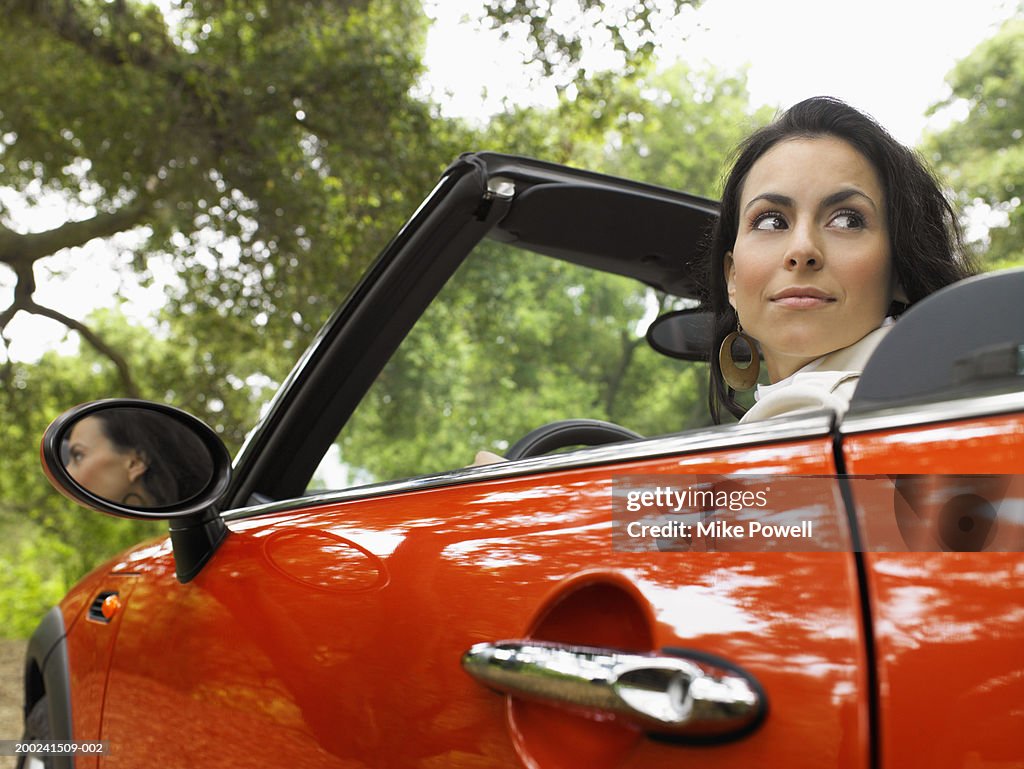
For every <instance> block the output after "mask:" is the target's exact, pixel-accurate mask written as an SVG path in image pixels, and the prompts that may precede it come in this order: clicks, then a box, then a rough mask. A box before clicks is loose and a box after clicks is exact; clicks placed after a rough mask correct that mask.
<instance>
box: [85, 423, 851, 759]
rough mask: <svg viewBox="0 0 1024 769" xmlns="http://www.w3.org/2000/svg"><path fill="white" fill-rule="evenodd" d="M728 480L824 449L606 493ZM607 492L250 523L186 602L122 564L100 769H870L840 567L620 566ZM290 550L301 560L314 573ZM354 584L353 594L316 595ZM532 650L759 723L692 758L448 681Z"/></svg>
mask: <svg viewBox="0 0 1024 769" xmlns="http://www.w3.org/2000/svg"><path fill="white" fill-rule="evenodd" d="M739 468H743V469H746V470H750V469H751V468H757V469H760V470H762V471H764V472H777V471H780V469H785V470H787V471H788V472H792V473H798V474H830V473H832V472H833V471H834V468H833V467H832V454H831V445H830V443H829V442H828V441H827V440H824V439H822V440H819V441H815V442H813V443H805V444H788V445H774V446H758V447H755V448H747V449H744V450H734V451H732V452H726V451H722V452H715V453H706V454H700V455H696V454H695V455H689V456H684V457H680V458H675V459H663V460H657V461H648V462H641V463H634V464H631V465H622V466H619V467H616V468H615V469H614V470H615V474H619V473H674V474H679V473H728V472H730V471H731V470H736V469H739ZM610 479H611V473H610V471H609V470H608V469H607V468H604V469H591V470H577V471H571V472H563V473H558V474H550V475H545V476H533V477H526V478H518V479H516V478H513V479H507V480H499V481H490V482H486V483H479V484H469V485H462V486H455V487H451V488H443V489H434V490H428V491H420V492H416V493H409V494H405V495H395V496H391V497H381V498H376V499H367V500H362V501H350V502H344V503H335V504H329V505H320V506H311V507H310V508H307V509H305V510H299V511H296V512H295V513H290V514H277V515H274V516H268V517H264V518H253V519H249V520H246V521H240V522H236V523H234V524H232V534H231V535H230V536H229V537H228V539H227V540H226V541H225V543H224V544H223V545H222V547H221V548H220V550H219V551H218V552H217V554H216V555H215V556H214V558H213V559H212V561H211V562H210V563H209V564H208V565H207V566H206V567H205V569H204V570H203V571H202V572H201V573H200V575H199V576H198V577H197V578H196V580H195V581H193V582H191V583H189V584H186V585H180V584H178V583H177V581H176V580H175V578H174V569H173V563H172V559H171V557H170V554H169V552H168V550H167V548H166V547H165V546H163V545H153V546H149V547H148V548H145V549H142V550H139V551H136V552H134V553H132V554H130V555H129V556H127V557H126V559H125V563H124V565H122V566H121V567H120V568H121V569H122V570H126V571H131V572H136V573H138V574H139V577H138V583H137V585H136V587H135V590H134V591H133V593H132V596H131V600H130V601H129V603H128V605H127V607H126V610H125V611H122V612H121V615H120V622H121V632H120V634H119V636H118V641H117V646H116V651H115V654H114V659H113V665H112V667H111V670H110V675H109V680H108V682H107V702H106V706H105V708H104V711H103V724H102V737H103V739H109V740H111V743H112V746H111V753H110V754H109V755H107V756H104V757H102V760H101V762H100V765H101V766H103V767H137V766H140V765H157V766H163V767H179V766H180V767H192V766H196V765H202V766H208V767H209V766H214V767H252V766H261V765H268V766H269V765H273V766H280V765H289V764H295V765H301V766H304V767H346V768H348V767H361V766H368V767H399V766H401V767H407V766H428V767H429V766H452V765H455V766H474V767H511V766H519V765H522V761H523V760H524V759H525V760H528V761H530V762H532V765H534V766H537V767H542V768H544V769H547V768H548V767H557V766H581V765H584V764H581V763H580V762H581V761H582V760H584V757H586V756H591V757H595V756H600V755H603V754H604V752H605V751H612V753H613V755H614V760H605V765H609V766H611V765H614V766H622V767H640V766H643V767H657V766H666V767H668V766H672V767H676V766H685V765H687V764H694V765H700V766H702V767H719V766H720V767H725V766H729V767H735V766H745V765H764V762H765V760H766V759H768V758H770V760H771V763H772V765H778V766H787V767H811V766H814V767H817V766H822V765H827V766H833V767H857V768H858V769H865V768H866V767H867V702H868V698H867V692H866V683H865V662H864V649H865V642H864V638H863V634H862V630H861V627H860V622H859V611H860V607H859V595H858V592H857V584H856V575H855V569H854V564H853V558H852V556H851V555H850V554H849V553H671V552H666V553H632V552H618V551H614V550H612V548H611V493H610V489H611V486H610ZM836 514H837V515H845V514H844V513H843V512H842V511H841V510H837V511H836ZM291 537H299V538H300V539H302V541H303V542H304V543H305V549H306V553H305V558H299V557H297V555H296V553H297V552H298V549H296V548H291V547H290V545H291V544H294V543H295V542H296V541H298V540H290V539H289V538H291ZM282 541H283V543H284V545H287V546H282V545H281V544H280V543H282ZM268 542H270V543H275V542H277V543H279V544H277V545H274V544H271V545H270V546H269V547H268V545H267V543H268ZM343 543H344V544H343ZM350 562H354V563H355V564H356V571H357V572H358V574H359V575H360V576H359V578H358V580H357V581H356V583H355V585H356V586H357V589H348V585H349V583H348V582H347V580H346V579H345V578H344V577H341V578H340V579H338V580H335V579H334V578H332V577H330V576H326V577H325V576H324V575H330V574H332V570H334V569H336V567H337V564H338V563H350ZM381 575H386V576H381ZM325 579H326V583H321V582H322V580H325ZM586 585H590V586H592V588H591V591H590V593H589V594H583V595H582V596H581V595H580V589H581V586H586ZM338 586H342V589H335V588H336V587H338ZM618 620H621V623H619V622H618ZM529 634H537V635H542V636H545V637H550V638H552V639H554V640H567V641H570V640H571V641H579V642H584V643H591V644H602V643H605V644H614V645H624V646H647V645H649V646H650V647H651V648H652V649H657V648H661V647H665V646H673V647H690V648H693V649H697V650H702V651H706V652H710V653H713V654H716V655H718V656H721V657H724V658H726V659H728V660H730V661H732V662H733V663H735V664H739V665H741V666H743V667H744V668H746V669H747V670H749V671H750V672H751V673H753V674H754V675H755V676H756V677H757V678H758V680H759V681H760V682H761V684H762V685H763V686H764V689H765V690H766V692H767V695H768V697H769V700H770V713H769V716H768V719H767V720H766V722H765V723H764V725H763V726H762V728H761V729H760V730H759V731H757V732H756V733H754V734H752V735H750V736H749V737H746V738H744V739H741V740H739V741H736V742H733V743H730V744H725V745H718V746H713V747H708V746H703V747H685V746H676V745H667V744H664V743H660V742H654V741H652V740H650V739H648V738H646V737H639V738H638V737H636V735H635V734H632V733H630V732H628V731H626V730H623V728H622V727H621V726H620V725H617V724H615V723H612V722H597V723H596V724H595V722H593V721H592V720H591V721H589V722H588V721H587V719H581V717H580V716H577V715H571V716H565V715H564V714H561V713H559V714H558V715H552V714H551V713H550V712H548V713H545V712H544V711H543V710H533V709H524V708H522V707H520V706H519V705H518V704H515V705H513V706H512V708H511V710H510V708H509V704H508V702H507V701H506V698H505V697H504V696H501V695H498V694H496V693H494V692H493V691H490V690H488V689H486V688H484V687H482V686H480V685H479V684H477V683H476V682H475V681H474V680H473V679H471V678H470V677H469V676H468V675H467V674H465V673H464V672H463V671H462V670H461V667H460V664H459V660H460V657H461V655H462V653H463V652H464V651H465V650H466V649H467V648H469V647H470V646H471V645H472V644H474V643H477V642H481V641H496V640H500V639H505V638H515V637H523V636H524V635H529ZM142 714H144V715H142ZM556 723H560V724H562V725H563V726H565V728H564V729H563V728H558V729H556V728H553V727H554V726H555V725H556ZM587 760H589V759H587ZM586 765H588V766H589V765H590V764H586ZM595 765H596V764H595Z"/></svg>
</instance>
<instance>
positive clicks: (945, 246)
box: [705, 96, 975, 423]
mask: <svg viewBox="0 0 1024 769" xmlns="http://www.w3.org/2000/svg"><path fill="white" fill-rule="evenodd" d="M823 136H831V137H835V138H838V139H842V140H843V141H845V142H847V143H848V144H850V145H851V146H852V147H853V148H854V149H855V150H857V151H858V152H859V153H860V154H861V155H863V156H864V157H865V158H866V159H867V160H868V162H870V163H871V165H872V166H873V167H874V169H875V172H876V173H877V174H878V177H879V179H880V180H881V183H882V189H883V191H884V193H885V208H886V220H887V223H888V228H889V246H890V253H891V254H892V260H893V270H894V271H895V274H896V277H897V279H898V281H899V284H900V285H901V286H902V287H903V289H904V291H905V292H906V295H907V299H908V300H909V304H913V303H914V302H917V301H918V300H920V299H922V298H924V297H925V296H927V295H928V294H930V293H932V292H933V291H935V290H937V289H939V288H942V287H943V286H947V285H949V284H950V283H955V282H956V281H958V280H960V279H962V278H965V277H967V276H969V275H971V274H973V273H974V271H975V270H974V268H973V265H972V264H971V261H970V259H969V257H968V256H967V254H966V253H965V251H964V247H963V235H962V233H961V230H960V225H959V222H958V221H957V216H956V212H955V211H954V210H953V208H952V206H951V205H950V204H949V202H948V201H947V200H946V198H945V196H944V195H943V193H942V189H941V187H940V185H939V182H938V181H937V180H936V178H935V177H934V176H933V175H932V173H931V171H930V170H929V169H928V167H927V166H926V165H925V163H924V161H923V160H921V158H920V157H918V155H917V154H916V153H914V151H913V150H911V149H909V148H907V147H905V146H903V145H902V144H900V143H899V142H898V141H896V139H894V138H893V137H892V136H891V135H890V134H889V133H888V131H886V130H885V129H884V128H882V126H880V125H879V124H878V123H876V122H875V121H874V120H873V119H872V118H871V117H869V116H867V115H865V114H864V113H862V112H859V111H857V110H856V109H854V108H853V107H851V106H850V105H848V104H846V103H845V102H843V101H840V100H839V99H834V98H831V97H827V96H816V97H814V98H811V99H806V100H804V101H802V102H800V103H799V104H795V105H794V106H792V107H790V108H789V109H788V110H786V111H785V112H783V113H782V114H781V115H780V116H778V117H777V118H776V119H775V120H774V121H773V122H772V123H770V124H769V125H767V126H765V127H763V128H760V129H758V130H757V131H755V132H754V133H753V134H751V135H750V136H749V137H747V139H746V140H745V141H744V142H743V143H742V144H740V146H739V147H738V148H737V150H736V155H735V156H736V161H735V163H734V164H733V167H732V170H731V171H730V172H729V175H728V177H727V178H726V180H725V186H724V188H723V190H722V203H721V210H720V213H719V217H718V220H717V222H716V223H715V227H714V230H713V232H712V235H711V244H710V249H709V252H710V253H709V255H708V256H709V258H708V259H707V260H706V261H705V265H706V268H707V270H708V274H707V276H706V281H705V286H706V290H707V292H708V294H707V296H706V297H705V302H706V303H707V304H708V305H709V306H710V308H711V310H712V312H713V314H714V333H713V337H712V348H711V386H710V388H709V392H708V403H709V406H710V408H711V416H712V418H713V419H714V420H715V422H716V423H717V422H720V421H721V419H720V417H721V413H720V408H721V406H722V405H724V406H725V407H726V408H727V409H728V410H729V411H730V412H732V413H733V414H734V415H736V416H737V417H739V416H742V415H743V413H744V409H743V407H742V406H740V405H739V404H738V403H737V402H736V400H735V392H734V391H733V390H732V389H731V388H729V386H728V385H727V384H726V383H725V380H724V379H723V378H722V371H721V366H720V365H719V363H718V349H719V347H720V346H721V344H722V341H723V340H724V339H725V337H726V336H727V335H728V334H729V333H730V332H732V331H735V330H736V312H735V310H733V308H732V306H731V305H730V304H729V300H728V296H727V293H726V282H725V269H724V265H725V254H726V252H728V251H730V250H732V248H733V245H734V243H735V242H736V235H737V232H738V228H739V205H740V196H741V194H742V191H743V184H744V182H745V181H746V178H747V174H748V173H749V172H750V169H751V168H752V167H753V165H754V163H756V162H757V160H758V159H759V158H760V157H761V156H762V155H764V154H765V153H766V152H767V151H768V150H770V149H771V148H772V147H774V146H775V145H776V144H779V143H780V142H783V141H786V140H788V139H799V138H815V137H823ZM894 304H895V303H894ZM906 306H908V305H903V306H899V307H894V308H893V310H892V311H893V312H894V313H895V314H899V313H900V312H902V311H903V310H905V309H906Z"/></svg>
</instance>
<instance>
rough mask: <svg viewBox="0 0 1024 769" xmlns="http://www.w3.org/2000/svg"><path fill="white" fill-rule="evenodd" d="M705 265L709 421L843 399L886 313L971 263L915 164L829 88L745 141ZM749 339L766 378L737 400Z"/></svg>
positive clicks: (946, 210) (750, 376) (934, 188)
mask: <svg viewBox="0 0 1024 769" xmlns="http://www.w3.org/2000/svg"><path fill="white" fill-rule="evenodd" d="M709 269H710V273H709V275H708V280H707V285H708V287H709V289H708V290H709V297H708V302H709V304H710V306H711V309H712V310H713V312H714V316H715V329H714V347H713V348H712V349H715V350H718V351H719V354H718V355H712V356H711V357H712V360H711V388H710V393H709V403H710V407H711V414H712V417H713V418H714V420H715V421H716V422H719V421H721V419H720V418H721V407H722V406H723V405H724V406H725V408H727V409H728V410H729V411H730V412H732V413H733V414H734V415H736V416H737V417H741V421H753V420H757V419H767V418H769V417H773V416H779V415H781V414H788V413H793V412H796V411H803V410H813V409H820V408H831V409H834V410H836V411H838V412H839V413H842V412H843V411H845V410H846V407H847V405H848V403H849V399H850V396H851V395H852V393H853V389H854V388H855V387H856V382H857V378H858V377H859V375H860V371H861V370H862V369H863V367H864V364H865V363H866V361H867V359H868V357H870V355H871V352H872V351H873V350H874V348H875V346H877V344H878V343H879V341H881V339H882V337H883V336H884V335H885V333H886V332H887V330H888V325H889V324H891V323H892V322H893V319H894V318H895V316H897V315H899V313H900V312H902V311H903V310H904V309H906V307H907V306H908V305H911V304H913V303H914V302H916V301H918V300H920V299H921V298H923V297H925V296H927V295H928V294H930V293H932V292H933V291H935V290H936V289H939V288H941V287H943V286H946V285H948V284H950V283H954V282H956V281H958V280H960V279H962V278H964V277H967V276H968V275H970V274H972V272H973V269H972V268H971V265H970V263H969V261H968V260H967V258H966V256H965V254H964V249H963V240H962V236H961V233H960V229H959V225H958V223H957V219H956V215H955V213H954V211H953V209H952V208H951V206H950V205H949V203H948V202H947V201H946V199H945V197H944V196H943V194H942V191H941V189H940V188H939V185H938V183H937V182H936V180H935V179H934V177H933V176H932V175H931V173H930V172H929V171H928V170H927V168H926V167H925V166H924V164H923V163H922V162H921V161H920V160H919V159H918V157H917V156H916V155H915V154H914V153H913V152H912V151H911V150H909V149H908V148H906V147H904V146H903V145H902V144H900V143H899V142H897V141H896V140H895V139H893V138H892V136H890V135H889V134H888V133H887V132H886V131H885V129H883V128H882V127H881V126H879V125H878V124H877V123H876V122H875V121H874V120H872V119H871V118H869V117H868V116H866V115H864V114H862V113H860V112H858V111H857V110H855V109H854V108H852V107H850V106H849V105H847V104H845V103H843V102H841V101H839V100H837V99H832V98H828V97H816V98H813V99H807V100H806V101H803V102H800V103H799V104H797V105H795V106H793V107H792V108H790V109H789V110H788V111H786V112H785V113H783V114H782V115H781V116H780V117H779V118H778V119H777V120H776V121H775V122H773V123H771V124H770V125H768V126H766V127H765V128H762V129H760V130H758V131H756V132H755V133H754V134H752V135H751V136H750V137H749V138H748V139H747V140H746V141H745V142H744V143H743V144H742V145H741V146H740V148H739V152H738V156H737V160H736V162H735V164H734V166H733V168H732V171H731V172H730V173H729V176H728V177H727V179H726V183H725V188H724V191H723V194H722V203H721V212H720V216H719V219H718V222H717V224H716V227H715V230H714V233H713V236H712V243H711V249H710V260H709ZM738 341H739V342H741V344H737V342H738ZM755 344H756V345H757V347H759V348H760V351H761V354H762V355H763V357H764V362H765V364H766V367H767V370H768V379H769V380H770V382H771V383H772V384H770V385H768V386H764V385H762V386H760V387H758V392H757V393H756V395H755V397H756V399H757V402H756V403H755V405H754V406H753V408H751V409H750V410H749V411H746V412H745V411H744V408H743V407H742V406H741V405H740V404H739V403H738V402H737V401H736V392H737V391H738V390H742V389H749V388H751V387H753V386H754V384H755V383H756V381H757V378H758V360H757V356H756V354H755V355H754V356H753V359H752V363H751V364H750V366H749V367H746V368H745V367H744V366H742V365H740V364H739V363H738V362H737V360H736V357H737V355H739V357H740V358H741V359H742V358H743V357H744V356H743V354H742V353H743V351H746V352H747V355H746V358H748V359H749V358H750V357H751V356H750V355H749V349H754V350H755V352H756V349H757V348H756V347H754V345H755ZM744 348H748V349H746V350H744Z"/></svg>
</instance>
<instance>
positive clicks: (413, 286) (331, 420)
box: [227, 159, 504, 508]
mask: <svg viewBox="0 0 1024 769" xmlns="http://www.w3.org/2000/svg"><path fill="white" fill-rule="evenodd" d="M443 186H445V187H446V188H447V189H446V190H445V191H444V196H443V201H435V202H434V204H433V205H432V206H427V207H425V208H424V209H423V210H422V211H421V212H420V213H418V214H417V215H416V216H415V217H414V218H413V220H412V221H411V222H410V224H409V225H407V226H406V228H404V229H403V230H402V232H401V233H400V237H399V238H396V240H395V241H393V242H392V244H391V245H389V246H388V247H387V248H386V249H385V251H384V252H383V253H382V255H381V256H380V257H379V258H378V260H377V262H376V263H375V264H374V266H373V267H372V268H371V270H370V271H369V272H368V273H367V276H366V278H364V280H363V281H362V282H361V283H360V284H359V286H358V287H357V289H356V291H354V292H353V294H352V295H351V296H350V298H349V299H348V300H347V301H346V302H345V304H344V305H343V306H342V308H341V309H340V310H339V312H338V313H337V314H336V315H335V316H334V317H333V318H332V319H331V320H330V321H328V324H327V326H325V328H324V331H323V332H322V333H321V335H320V337H319V338H318V339H317V341H316V342H314V346H313V347H312V348H311V349H310V351H309V352H308V353H307V354H306V355H305V356H304V357H303V359H302V360H300V362H299V364H298V365H297V366H296V369H295V370H294V371H293V374H292V375H291V376H290V378H289V381H288V382H287V383H286V384H285V385H283V386H282V388H281V390H280V391H279V395H278V397H277V399H275V402H274V404H273V405H272V407H271V409H270V412H269V413H268V415H267V417H266V418H265V419H264V421H263V422H262V423H261V425H260V427H259V428H258V430H257V432H256V433H255V434H254V437H253V439H252V440H250V442H249V444H248V445H247V446H246V447H245V449H243V452H242V454H241V455H240V456H239V459H238V462H237V463H236V470H237V472H236V479H237V481H236V483H235V484H234V485H233V488H232V489H231V490H230V492H229V495H228V497H227V499H228V504H227V506H228V507H229V508H230V507H239V506H242V505H245V504H247V501H248V499H249V498H250V496H251V495H253V494H264V495H266V496H269V497H271V498H273V499H285V498H289V497H297V496H299V495H301V494H302V493H303V492H304V491H305V487H306V483H307V482H308V480H309V478H310V477H311V476H312V474H313V470H314V469H315V468H316V466H317V464H319V461H320V458H321V457H322V456H323V454H324V452H325V451H326V450H327V448H328V447H329V446H330V444H331V443H332V442H333V441H334V439H335V438H336V437H337V434H338V431H339V430H340V429H341V427H342V425H343V424H344V423H345V422H346V421H347V420H348V418H349V416H350V415H351V413H352V412H353V411H354V409H355V407H356V405H357V404H358V403H359V401H360V400H361V399H362V397H363V395H364V394H365V393H366V391H367V390H368V389H369V387H370V385H371V384H372V383H373V382H374V380H375V379H376V377H377V375H378V374H379V373H380V370H381V369H383V367H384V365H385V364H386V363H387V361H388V360H389V359H390V357H391V355H392V354H393V353H394V351H395V349H397V347H398V345H399V344H400V343H401V341H402V339H404V338H405V335H406V334H407V333H408V331H409V329H411V328H412V326H413V325H414V324H415V322H416V320H418V319H419V317H420V315H421V314H422V312H423V310H424V309H425V308H426V307H427V305H429V304H430V302H431V301H432V300H433V299H434V297H435V296H436V294H437V292H439V291H440V290H441V288H442V286H443V285H444V284H445V283H446V282H447V280H448V278H449V277H451V275H452V274H453V273H454V272H455V270H456V269H457V268H458V266H459V265H460V264H461V263H462V261H463V259H464V258H465V257H466V255H467V254H468V253H469V252H470V251H471V250H472V249H473V247H474V246H475V245H476V244H477V243H478V242H479V241H480V240H482V239H483V237H484V235H485V234H486V233H487V231H488V230H489V229H490V228H491V226H492V223H489V222H481V221H479V220H477V219H476V218H475V214H476V213H477V212H478V211H479V210H480V203H481V201H482V200H483V198H484V197H485V196H486V195H487V187H486V178H485V174H484V172H483V168H482V164H481V163H479V162H475V161H473V160H472V159H469V160H466V161H463V162H461V163H457V164H456V166H454V167H453V168H452V169H450V171H449V174H448V176H447V177H446V180H445V182H444V183H443ZM501 202H502V201H500V200H495V201H494V202H493V204H492V206H491V207H490V210H489V211H488V216H490V217H497V216H500V215H501V213H502V212H503V210H504V207H503V206H501V205H500V203H501Z"/></svg>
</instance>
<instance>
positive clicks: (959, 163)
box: [924, 15, 1024, 269]
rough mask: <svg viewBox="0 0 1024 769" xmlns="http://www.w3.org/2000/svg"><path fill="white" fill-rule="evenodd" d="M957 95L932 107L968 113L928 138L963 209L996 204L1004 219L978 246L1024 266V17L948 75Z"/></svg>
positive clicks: (998, 259)
mask: <svg viewBox="0 0 1024 769" xmlns="http://www.w3.org/2000/svg"><path fill="white" fill-rule="evenodd" d="M947 83H948V84H949V86H950V88H951V89H952V94H951V95H950V96H949V98H947V99H946V100H944V101H942V102H940V103H939V104H936V105H935V106H934V107H932V109H931V112H933V113H934V112H937V111H939V110H940V109H944V108H948V107H950V106H953V105H956V106H960V107H965V108H966V113H967V114H966V117H965V118H964V119H963V120H960V121H959V122H957V123H954V124H953V125H951V126H950V127H949V128H947V129H945V130H944V131H941V132H939V133H937V134H935V135H933V136H931V137H929V138H928V139H927V141H926V142H925V144H924V148H925V151H926V152H928V153H930V154H931V156H932V157H933V158H935V159H936V160H937V161H938V165H939V168H940V169H941V170H942V171H943V173H944V174H945V175H946V176H947V178H948V179H949V180H950V181H951V182H952V185H953V187H954V188H955V189H956V191H957V195H958V197H959V198H960V202H961V204H962V205H964V206H977V205H979V204H983V205H987V206H990V207H991V208H992V209H994V210H995V211H996V212H998V213H999V214H1002V215H1003V216H1005V223H1002V224H998V225H997V226H994V227H992V228H991V229H990V230H989V233H988V238H987V242H984V241H983V242H982V243H980V244H977V246H978V248H979V250H980V251H982V252H983V253H982V258H983V261H984V264H985V266H986V267H987V268H992V269H994V268H997V267H1009V266H1012V265H1024V206H1022V205H1021V195H1022V193H1024V181H1022V180H1024V141H1022V138H1024V18H1021V17H1020V16H1019V15H1018V16H1017V17H1015V18H1012V19H1010V20H1008V21H1006V22H1005V23H1004V24H1003V25H1002V27H1001V28H1000V29H999V31H998V32H997V33H996V34H995V35H994V36H993V37H992V38H990V39H988V40H986V41H985V42H983V43H982V44H981V45H979V46H978V47H977V48H976V49H975V50H974V51H972V52H971V54H970V55H968V56H967V58H965V59H963V60H962V61H961V62H959V63H958V64H957V65H956V67H955V68H954V69H953V71H952V72H950V74H949V76H948V77H947Z"/></svg>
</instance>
